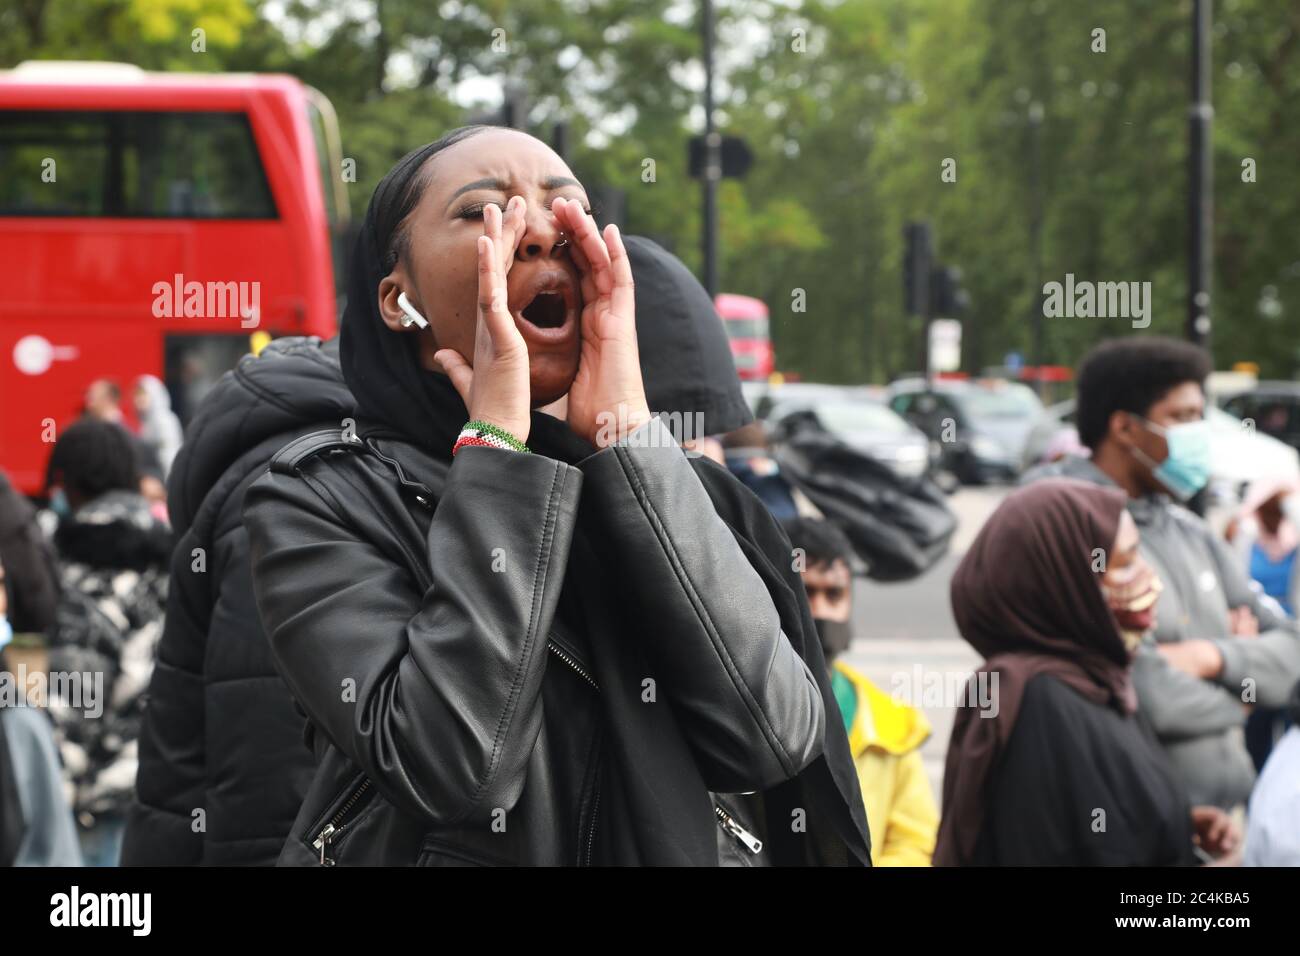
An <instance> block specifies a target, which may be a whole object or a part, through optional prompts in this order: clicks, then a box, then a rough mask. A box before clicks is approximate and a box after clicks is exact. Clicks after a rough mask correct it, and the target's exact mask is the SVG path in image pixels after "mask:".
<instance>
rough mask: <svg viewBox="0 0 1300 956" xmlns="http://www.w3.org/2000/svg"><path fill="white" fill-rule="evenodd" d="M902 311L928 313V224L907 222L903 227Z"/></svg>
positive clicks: (919, 313) (909, 313) (914, 313)
mask: <svg viewBox="0 0 1300 956" xmlns="http://www.w3.org/2000/svg"><path fill="white" fill-rule="evenodd" d="M903 241H904V244H905V249H904V251H903V311H904V312H906V313H907V314H908V315H924V316H928V315H929V314H930V302H929V299H930V257H931V249H930V224H929V223H928V222H909V223H908V224H907V225H906V226H904V227H903Z"/></svg>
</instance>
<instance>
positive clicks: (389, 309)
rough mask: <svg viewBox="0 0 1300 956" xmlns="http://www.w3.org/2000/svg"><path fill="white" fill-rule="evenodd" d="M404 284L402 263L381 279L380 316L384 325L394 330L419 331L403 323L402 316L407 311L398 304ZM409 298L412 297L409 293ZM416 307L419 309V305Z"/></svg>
mask: <svg viewBox="0 0 1300 956" xmlns="http://www.w3.org/2000/svg"><path fill="white" fill-rule="evenodd" d="M404 285H405V276H404V275H403V274H402V267H401V266H400V265H399V266H398V267H397V268H396V269H394V270H393V271H392V272H390V273H389V274H388V275H386V276H384V277H383V278H382V279H380V280H379V317H380V318H382V319H383V320H384V325H386V326H388V328H389V329H391V330H392V331H394V332H418V331H420V330H419V329H417V328H416V327H415V326H413V325H412V326H409V327H408V326H404V325H402V316H403V315H404V314H405V313H404V312H402V310H401V307H400V306H398V304H397V297H398V296H399V295H401V294H402V290H403V287H404ZM407 298H410V294H409V293H408V294H407ZM412 304H414V303H412ZM416 308H417V309H418V308H419V306H416Z"/></svg>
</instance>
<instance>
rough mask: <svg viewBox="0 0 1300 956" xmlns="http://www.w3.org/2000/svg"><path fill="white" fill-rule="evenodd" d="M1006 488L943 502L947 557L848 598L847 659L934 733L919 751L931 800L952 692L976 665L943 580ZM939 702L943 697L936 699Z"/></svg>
mask: <svg viewBox="0 0 1300 956" xmlns="http://www.w3.org/2000/svg"><path fill="white" fill-rule="evenodd" d="M1007 490H1008V489H1006V488H1002V487H989V488H963V489H961V490H960V491H958V492H957V493H956V494H954V495H953V496H952V497H951V498H950V499H949V503H950V504H951V505H952V507H953V510H954V511H956V512H957V518H958V529H957V534H956V535H955V537H954V539H953V547H952V551H951V552H950V553H949V554H948V556H947V557H945V558H944V559H943V560H942V561H940V562H939V563H938V564H936V565H935V566H934V567H933V568H931V569H930V570H929V571H928V572H926V573H925V574H923V575H922V576H921V577H919V578H916V579H914V580H912V581H906V582H902V583H898V584H877V583H876V582H874V581H860V582H859V583H858V584H857V585H856V586H855V588H854V594H853V602H854V607H853V627H854V636H855V640H854V642H853V646H852V647H851V648H850V649H849V652H848V654H847V655H846V658H845V659H846V660H847V661H848V662H849V663H850V664H852V665H853V666H854V667H857V668H859V669H860V670H862V671H863V672H864V673H866V675H867V676H868V677H870V678H871V679H872V680H873V681H875V682H876V684H877V686H879V687H880V688H881V689H882V690H885V691H888V692H891V693H892V692H896V691H897V692H899V693H902V694H904V695H906V696H908V697H910V698H911V700H912V702H913V703H917V704H920V705H921V708H922V710H924V711H925V714H926V716H927V717H928V718H929V719H930V723H931V724H932V725H933V728H934V732H933V734H932V735H931V737H930V739H929V740H928V741H926V743H925V745H924V746H923V747H922V749H921V753H922V756H923V757H924V759H925V764H926V770H927V771H928V772H929V775H930V781H931V783H932V784H933V786H934V793H935V798H936V799H938V797H939V795H940V794H941V793H942V792H943V789H942V781H943V759H944V754H945V753H946V752H947V749H948V735H949V732H950V731H951V729H952V720H953V714H954V710H953V707H952V704H951V699H950V694H941V693H940V688H948V689H949V690H951V689H953V688H957V687H960V686H962V684H963V683H964V678H965V676H966V675H968V674H969V673H970V672H971V670H973V669H974V667H975V666H976V665H977V664H978V663H979V660H980V659H979V655H977V654H976V653H975V652H974V651H973V650H972V649H971V647H970V646H969V645H968V644H967V643H966V642H965V641H963V640H962V639H961V637H960V635H959V634H958V632H957V625H956V624H955V623H954V621H953V619H952V610H951V608H950V607H949V604H948V581H949V579H950V578H951V577H952V573H953V571H954V570H955V569H956V567H957V564H958V562H960V561H961V557H962V555H963V554H965V553H966V549H967V548H968V547H969V546H970V543H971V541H972V540H973V539H974V537H975V535H976V533H978V531H979V529H980V526H981V525H983V523H984V521H985V519H986V518H987V517H988V516H989V515H990V514H991V513H992V512H993V510H994V509H995V508H996V507H997V506H998V503H999V502H1000V501H1001V500H1002V498H1003V497H1004V496H1005V495H1006V493H1007ZM940 698H943V699H942V700H941V699H940Z"/></svg>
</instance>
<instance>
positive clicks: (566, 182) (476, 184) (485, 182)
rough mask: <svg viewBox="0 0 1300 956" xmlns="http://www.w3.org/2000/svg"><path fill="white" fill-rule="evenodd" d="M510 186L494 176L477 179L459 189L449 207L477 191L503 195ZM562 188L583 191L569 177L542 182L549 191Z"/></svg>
mask: <svg viewBox="0 0 1300 956" xmlns="http://www.w3.org/2000/svg"><path fill="white" fill-rule="evenodd" d="M509 186H510V184H509V183H508V182H506V181H505V180H504V179H496V178H494V177H492V176H488V177H487V178H485V179H476V180H474V181H473V182H472V183H466V184H465V185H464V186H461V187H460V189H457V190H456V191H455V192H454V193H452V194H451V199H449V200H447V206H448V207H449V208H450V206H451V204H452V203H453V202H455V201H456V199H457V197H459V196H461V195H463V194H465V193H467V192H471V191H472V190H475V189H494V190H496V191H497V192H499V193H503V192H506V191H507V190H508V188H509ZM562 186H577V187H578V188H579V189H581V188H582V183H580V182H578V181H577V180H576V179H573V178H571V177H569V176H550V177H547V178H546V179H544V180H542V188H543V189H545V190H548V191H549V190H552V189H559V188H561V187H562Z"/></svg>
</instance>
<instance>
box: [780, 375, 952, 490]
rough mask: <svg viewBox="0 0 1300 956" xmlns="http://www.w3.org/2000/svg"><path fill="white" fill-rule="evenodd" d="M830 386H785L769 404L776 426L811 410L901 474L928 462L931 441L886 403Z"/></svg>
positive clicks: (916, 472) (921, 470)
mask: <svg viewBox="0 0 1300 956" xmlns="http://www.w3.org/2000/svg"><path fill="white" fill-rule="evenodd" d="M819 387H820V388H823V389H827V390H826V391H823V392H811V393H810V392H807V391H804V392H802V393H801V394H798V393H797V394H795V395H793V396H792V395H790V394H788V393H786V392H785V391H784V390H783V391H782V393H781V395H780V396H779V397H778V398H777V399H776V400H775V401H773V402H772V403H771V404H770V405H769V406H768V408H767V410H766V419H767V421H768V423H770V424H771V425H772V426H773V427H774V428H776V429H777V430H779V429H780V425H781V422H782V421H784V420H785V419H787V418H789V417H790V416H791V415H795V414H798V413H804V412H807V413H811V414H812V415H813V416H814V417H815V418H816V420H817V422H818V424H820V425H821V426H822V427H823V428H825V429H826V430H827V431H828V432H830V433H831V434H833V435H835V436H836V437H837V438H839V439H840V440H841V441H843V442H844V443H845V444H847V445H849V446H851V447H853V448H855V449H857V450H858V451H861V452H863V453H864V454H867V455H870V456H871V457H872V458H874V459H876V460H877V461H879V462H880V463H882V464H884V465H886V466H887V467H888V468H890V469H891V470H892V471H893V472H894V474H896V475H898V476H899V477H900V478H916V477H919V476H920V475H923V474H925V472H926V470H927V469H928V468H929V466H930V442H929V440H928V439H927V438H926V436H925V435H924V434H923V433H922V432H921V431H920V430H919V429H917V428H914V427H913V426H912V425H909V424H908V423H907V422H906V421H905V420H904V419H903V418H902V417H901V416H899V415H897V414H895V413H894V412H893V411H892V410H890V408H889V407H888V406H887V405H884V404H882V403H881V402H879V401H874V400H872V399H870V398H866V397H864V396H862V395H861V394H857V393H855V392H854V391H853V390H850V389H835V388H833V387H830V388H828V387H827V386H819Z"/></svg>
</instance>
